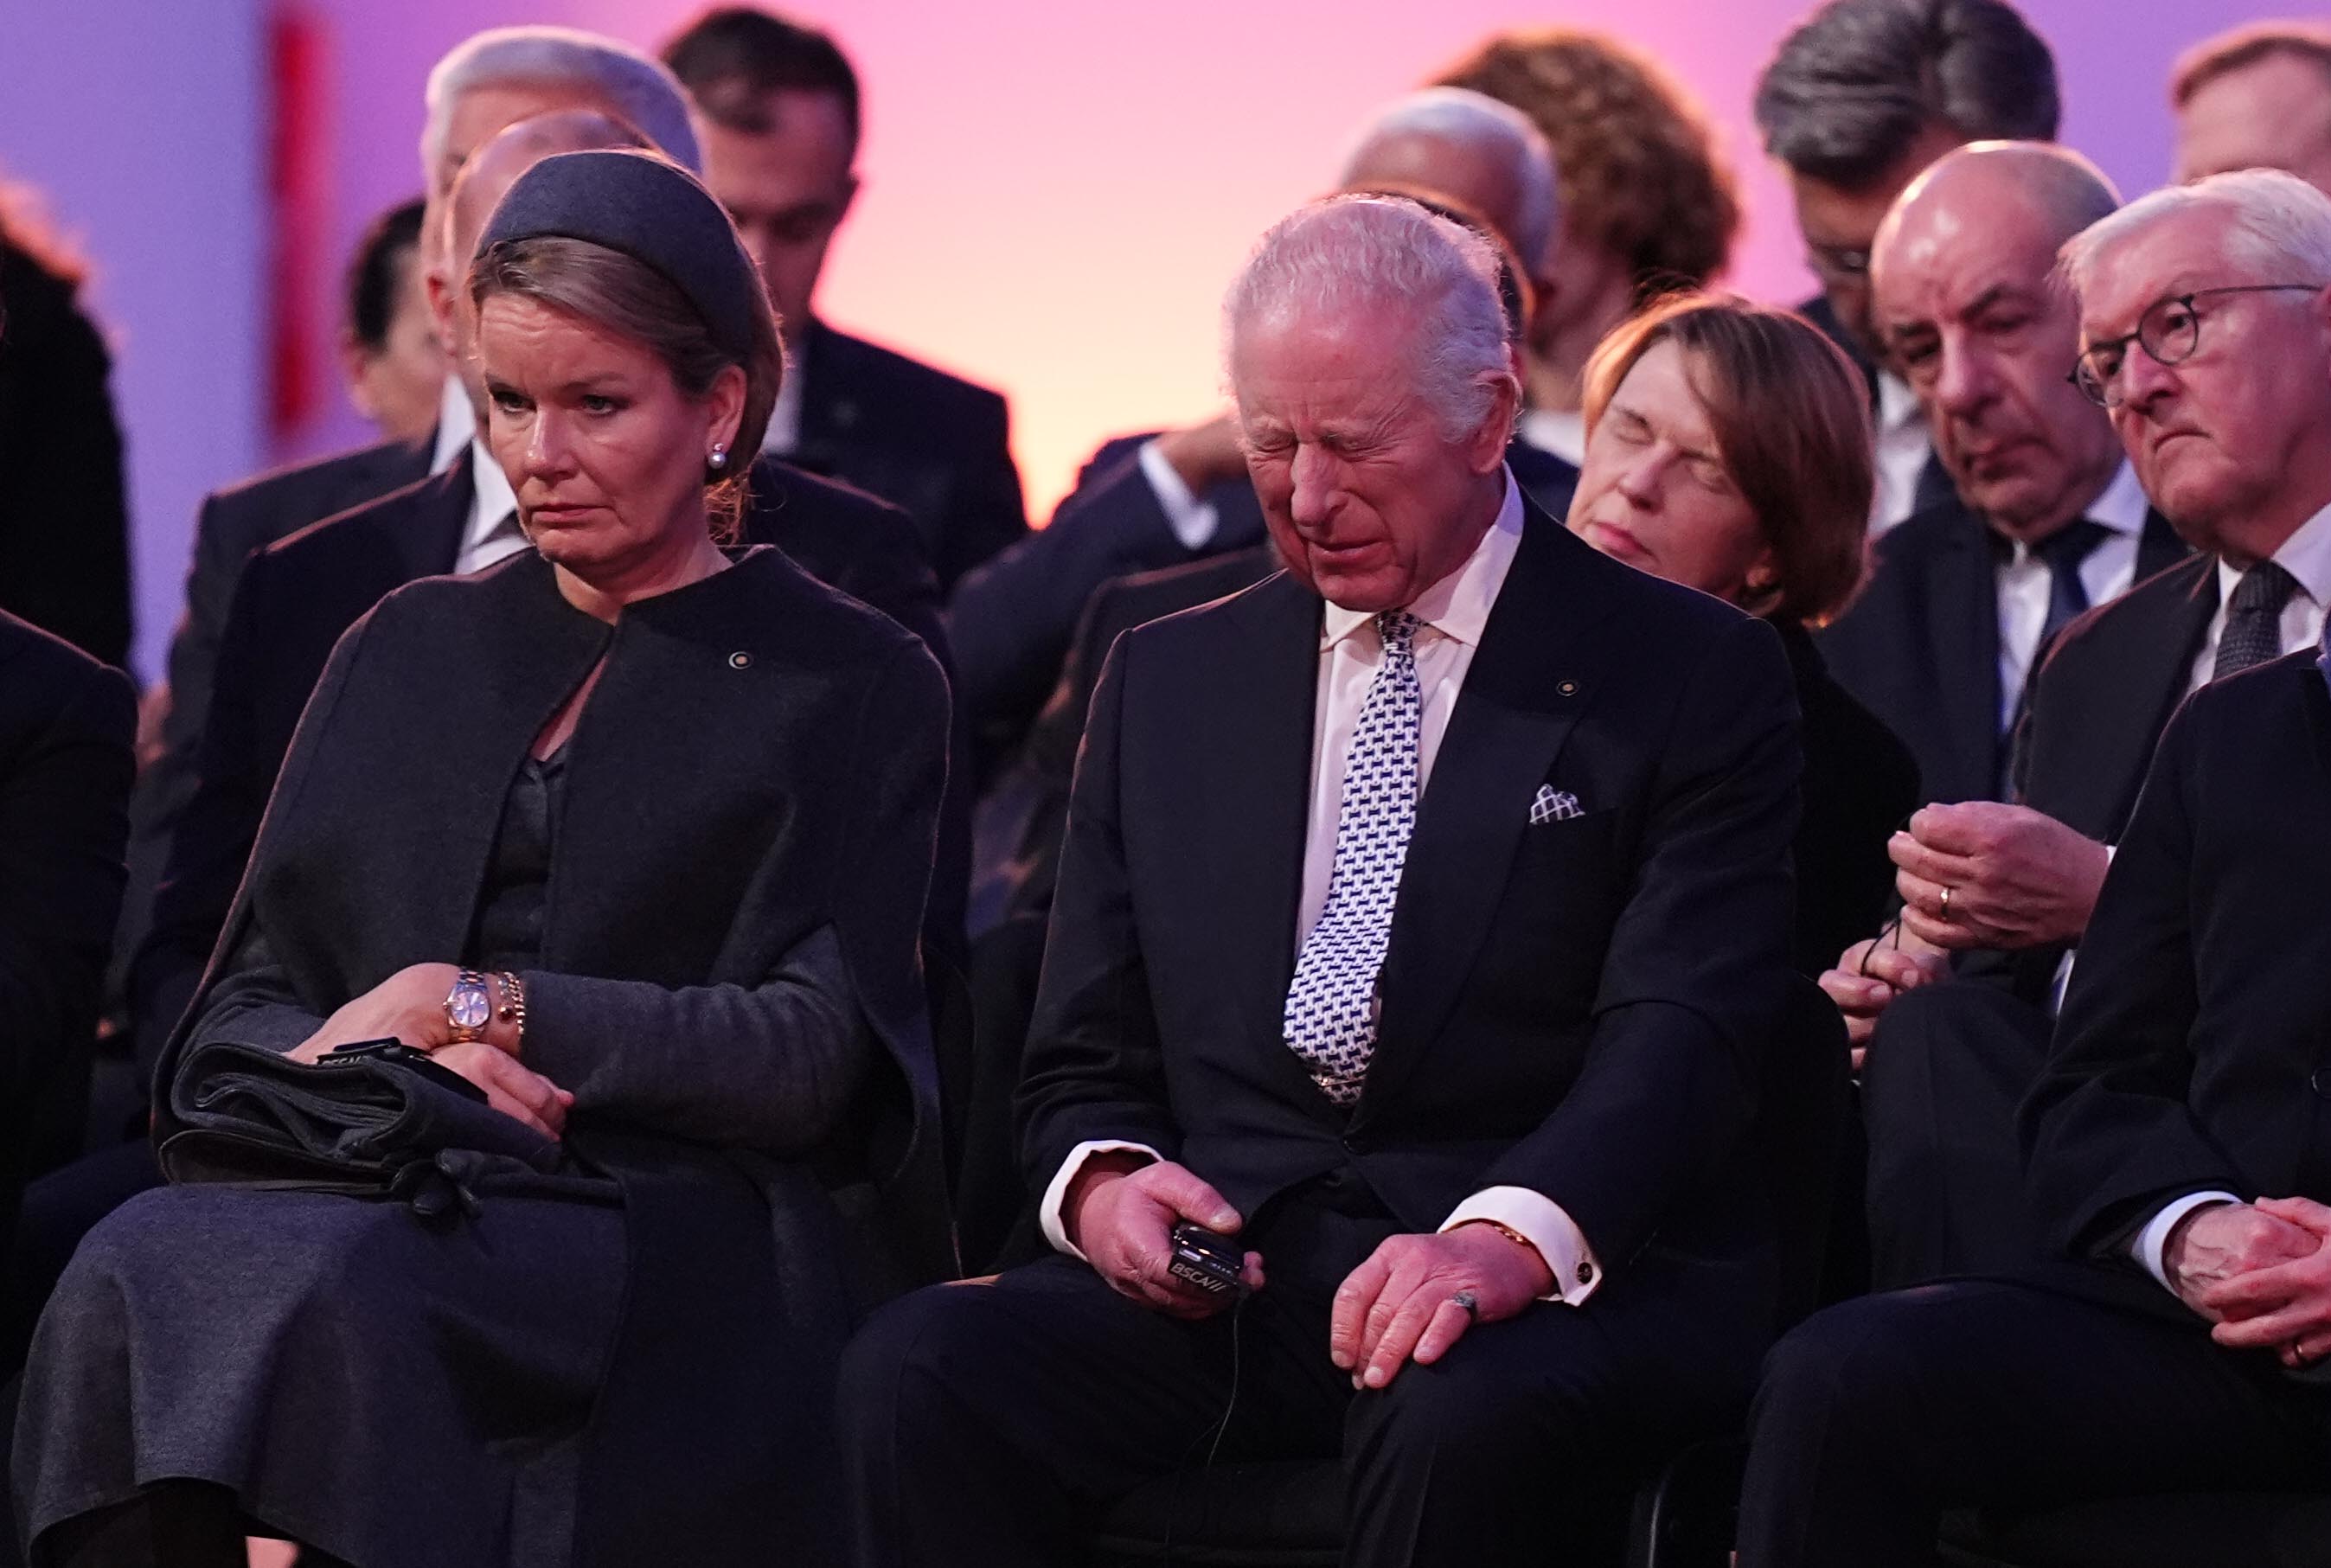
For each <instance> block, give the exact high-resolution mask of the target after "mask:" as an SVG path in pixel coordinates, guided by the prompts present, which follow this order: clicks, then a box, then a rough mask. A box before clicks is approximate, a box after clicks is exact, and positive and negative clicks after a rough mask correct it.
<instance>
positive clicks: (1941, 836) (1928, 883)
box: [1886, 801, 2112, 951]
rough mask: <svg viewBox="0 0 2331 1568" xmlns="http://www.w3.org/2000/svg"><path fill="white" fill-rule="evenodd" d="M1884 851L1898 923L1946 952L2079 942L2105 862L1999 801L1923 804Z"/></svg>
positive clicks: (2051, 822) (2093, 844) (2079, 842)
mask: <svg viewBox="0 0 2331 1568" xmlns="http://www.w3.org/2000/svg"><path fill="white" fill-rule="evenodd" d="M1886 851H1887V853H1888V854H1889V855H1890V856H1891V857H1892V858H1893V860H1894V864H1895V867H1896V874H1895V878H1894V886H1895V889H1896V890H1897V891H1898V892H1899V893H1900V894H1901V895H1902V903H1903V910H1902V924H1903V925H1904V926H1905V927H1908V929H1909V930H1910V931H1912V932H1914V933H1916V934H1917V936H1919V937H1920V938H1921V939H1923V940H1925V941H1927V942H1930V943H1932V944H1933V945H1934V946H1937V947H1946V948H1949V949H1951V950H1953V951H1957V950H1960V949H1963V948H1969V947H2003V948H2019V947H2044V946H2050V945H2052V944H2057V943H2076V942H2078V941H2079V939H2080V936H2081V933H2083V932H2085V931H2086V930H2087V929H2088V917H2089V916H2090V915H2092V914H2094V913H2095V912H2096V907H2097V893H2098V889H2101V888H2102V887H2103V886H2104V882H2105V871H2106V870H2107V868H2108V867H2110V865H2111V864H2112V856H2111V853H2110V851H2107V849H2106V848H2105V846H2104V845H2102V844H2100V843H2098V842H2097V841H2095V840H2094V839H2091V838H2088V837H2085V836H2083V835H2082V834H2079V833H2077V832H2073V831H2072V830H2071V829H2070V828H2068V827H2066V826H2065V825H2064V824H2063V823H2061V822H2058V821H2057V820H2056V819H2055V818H2053V817H2051V816H2050V815H2048V814H2047V813H2044V812H2035V811H2033V810H2032V809H2031V807H2029V806H2011V805H2003V804H2001V803H1999V802H1997V801H1964V802H1961V803H1958V804H1956V805H1937V806H1927V808H1926V809H1924V810H1923V811H1920V812H1919V813H1917V815H1915V816H1913V817H1912V818H1911V819H1910V831H1909V832H1903V833H1897V834H1895V835H1894V837H1893V840H1892V841H1890V842H1889V844H1888V845H1887V847H1886ZM1946 895H1947V896H1946Z"/></svg>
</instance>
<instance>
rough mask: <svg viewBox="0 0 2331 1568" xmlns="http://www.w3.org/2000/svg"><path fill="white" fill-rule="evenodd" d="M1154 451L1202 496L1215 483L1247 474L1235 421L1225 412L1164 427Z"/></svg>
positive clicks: (1240, 477)
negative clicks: (1182, 426)
mask: <svg viewBox="0 0 2331 1568" xmlns="http://www.w3.org/2000/svg"><path fill="white" fill-rule="evenodd" d="M1157 452H1158V455H1159V456H1161V457H1163V458H1164V459H1165V460H1166V461H1167V462H1169V463H1171V464H1173V465H1174V471H1175V473H1177V474H1179V475H1180V476H1181V478H1182V482H1183V483H1184V484H1185V485H1187V486H1189V487H1190V493H1191V494H1192V495H1194V496H1196V497H1199V498H1200V499H1204V496H1205V493H1206V491H1207V489H1209V488H1211V487H1213V486H1214V485H1218V484H1222V483H1225V482H1227V481H1229V480H1242V479H1244V478H1246V477H1247V476H1246V453H1245V452H1244V451H1242V450H1240V447H1239V431H1238V425H1237V424H1236V423H1234V422H1233V421H1232V418H1231V416H1230V415H1229V414H1227V413H1222V414H1216V415H1215V416H1214V417H1213V418H1212V419H1210V420H1208V421H1206V423H1204V424H1194V425H1191V426H1190V427H1189V428H1187V429H1185V430H1169V431H1166V432H1165V433H1164V434H1162V435H1160V436H1159V437H1158V438H1157Z"/></svg>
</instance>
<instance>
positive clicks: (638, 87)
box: [421, 26, 704, 189]
mask: <svg viewBox="0 0 2331 1568" xmlns="http://www.w3.org/2000/svg"><path fill="white" fill-rule="evenodd" d="M520 85H523V86H537V87H539V86H563V87H574V88H576V89H578V90H583V91H585V92H587V93H589V94H590V95H591V96H592V97H594V98H595V99H597V100H601V101H602V102H603V103H604V104H605V105H606V106H607V107H608V108H610V109H614V111H615V112H616V113H617V114H620V115H621V116H623V119H627V120H629V121H631V122H632V124H633V126H635V127H637V128H638V129H639V131H640V134H641V135H642V136H644V137H646V138H648V139H649V140H650V141H652V142H653V143H654V144H655V145H656V148H657V150H658V151H660V152H661V153H662V154H663V155H664V156H665V157H669V158H671V161H672V162H674V163H676V164H678V165H680V166H681V167H682V168H684V169H686V170H688V171H689V172H690V174H697V175H700V174H702V173H703V172H704V154H703V152H702V151H701V150H700V148H699V144H698V141H697V136H696V122H695V119H694V118H693V116H692V114H691V112H690V109H689V103H688V94H687V93H686V92H685V91H684V90H681V88H680V79H679V78H678V77H676V76H674V75H672V73H671V71H669V70H668V69H666V68H665V67H664V65H663V64H662V63H661V62H659V61H656V60H653V59H651V58H650V57H649V56H647V55H645V54H642V52H640V51H638V50H636V49H634V48H633V47H632V46H631V45H630V44H628V43H618V42H617V41H615V40H614V39H613V38H603V37H601V36H600V35H599V34H597V33H585V32H581V31H579V30H578V29H576V28H572V27H548V26H532V27H496V28H493V29H490V31H488V32H484V33H474V34H472V35H471V36H470V37H468V38H466V39H464V40H462V41H461V43H457V44H455V45H454V46H453V47H452V50H451V51H450V52H447V54H446V55H445V58H443V59H442V60H440V61H439V62H437V65H436V69H434V70H433V71H430V73H429V86H428V89H427V91H426V94H425V101H426V102H427V104H428V110H429V114H428V119H427V120H426V121H424V122H423V128H422V131H421V172H422V176H423V178H424V179H425V180H428V181H431V182H433V181H434V180H435V178H436V175H437V166H438V162H439V160H440V159H442V157H444V155H445V136H446V131H447V128H448V127H449V126H450V125H451V124H452V118H453V105H454V104H455V103H456V102H458V101H459V100H461V95H462V94H464V93H466V92H472V91H475V90H477V89H479V88H481V87H502V86H520ZM430 188H432V189H434V188H435V185H434V184H432V185H431V187H430Z"/></svg>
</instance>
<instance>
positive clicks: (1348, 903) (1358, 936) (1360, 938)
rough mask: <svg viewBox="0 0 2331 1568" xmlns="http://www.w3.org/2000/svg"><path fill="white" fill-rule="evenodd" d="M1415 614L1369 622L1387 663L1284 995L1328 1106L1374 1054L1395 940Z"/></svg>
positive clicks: (1373, 689) (1414, 764) (1290, 1027)
mask: <svg viewBox="0 0 2331 1568" xmlns="http://www.w3.org/2000/svg"><path fill="white" fill-rule="evenodd" d="M1417 625H1418V622H1417V619H1416V617H1415V616H1413V615H1412V614H1410V613H1408V612H1407V611H1405V610H1388V611H1386V612H1384V613H1383V614H1381V615H1378V616H1377V617H1376V635H1377V636H1378V637H1380V638H1381V639H1382V640H1383V641H1384V661H1383V662H1382V663H1381V664H1379V665H1378V666H1377V667H1376V673H1375V679H1374V680H1372V681H1370V682H1369V683H1368V695H1367V698H1366V700H1365V701H1364V702H1363V703H1362V704H1361V705H1360V718H1359V723H1358V724H1357V725H1356V727H1354V728H1353V730H1352V745H1351V749H1350V750H1349V751H1347V752H1346V753H1345V754H1344V794H1343V801H1342V804H1341V805H1340V806H1339V807H1338V808H1337V815H1336V865H1335V870H1333V871H1332V872H1331V873H1330V874H1329V877H1328V880H1327V906H1326V907H1325V908H1322V909H1321V910H1320V911H1319V923H1318V925H1316V926H1314V927H1311V935H1310V936H1308V937H1306V938H1305V939H1304V942H1303V952H1302V955H1300V956H1299V957H1298V958H1297V959H1296V961H1295V980H1294V983H1293V984H1290V985H1289V987H1288V988H1287V1012H1286V1031H1287V1043H1288V1044H1289V1046H1290V1047H1292V1048H1293V1050H1294V1051H1295V1054H1296V1055H1297V1056H1299V1057H1301V1058H1302V1059H1303V1061H1304V1063H1305V1065H1306V1066H1308V1067H1309V1068H1310V1069H1311V1079H1312V1081H1313V1082H1315V1083H1317V1084H1318V1086H1319V1087H1320V1088H1321V1089H1323V1090H1325V1091H1326V1093H1327V1098H1329V1099H1331V1100H1333V1101H1335V1102H1336V1103H1337V1105H1338V1106H1341V1107H1345V1108H1346V1109H1349V1108H1350V1107H1351V1106H1352V1105H1353V1104H1354V1103H1355V1102H1356V1101H1357V1100H1358V1099H1359V1098H1360V1080H1361V1079H1363V1078H1364V1077H1365V1076H1366V1073H1367V1069H1368V1053H1369V1052H1370V1051H1372V1050H1375V1043H1376V1021H1375V988H1376V971H1377V970H1379V969H1381V968H1382V967H1383V966H1384V946H1385V944H1386V943H1387V942H1388V941H1389V940H1390V939H1391V936H1392V910H1393V901H1394V898H1396V897H1397V896H1398V895H1399V892H1400V868H1401V863H1402V862H1403V860H1406V859H1407V858H1408V835H1409V833H1410V832H1411V830H1413V828H1414V827H1415V826H1416V779H1417V772H1418V724H1419V721H1420V719H1421V718H1422V715H1423V711H1424V693H1423V688H1422V686H1421V685H1419V683H1418V681H1417V679H1416V648H1415V642H1416V630H1417Z"/></svg>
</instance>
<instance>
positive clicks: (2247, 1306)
mask: <svg viewBox="0 0 2331 1568" xmlns="http://www.w3.org/2000/svg"><path fill="white" fill-rule="evenodd" d="M2326 1239H2331V1208H2326V1207H2324V1205H2322V1204H2320V1203H2317V1202H2312V1201H2310V1200H2308V1199H2306V1198H2265V1199H2261V1200H2260V1201H2259V1202H2257V1203H2255V1204H2250V1203H2221V1204H2216V1205H2214V1206H2212V1207H2210V1208H2205V1209H2197V1210H2195V1211H2194V1212H2193V1213H2192V1214H2191V1215H2189V1216H2187V1217H2186V1218H2185V1219H2184V1220H2183V1221H2180V1222H2179V1224H2178V1226H2177V1229H2176V1230H2175V1231H2172V1232H2171V1234H2170V1240H2169V1245H2168V1246H2167V1247H2166V1248H2165V1249H2164V1250H2163V1264H2164V1268H2165V1272H2166V1273H2167V1274H2168V1276H2169V1278H2170V1281H2171V1283H2172V1285H2173V1286H2174V1288H2176V1291H2177V1295H2178V1297H2179V1299H2181V1300H2183V1301H2184V1303H2185V1305H2186V1306H2188V1307H2192V1308H2193V1310H2194V1311H2195V1312H2197V1313H2199V1314H2201V1315H2202V1316H2204V1317H2206V1318H2208V1319H2209V1320H2210V1321H2211V1322H2212V1323H2213V1324H2214V1325H2216V1326H2215V1327H2213V1328H2212V1330H2211V1331H2210V1336H2211V1337H2212V1339H2214V1340H2216V1341H2217V1342H2218V1343H2219V1344H2220V1345H2224V1346H2226V1347H2227V1348H2228V1349H2231V1350H2269V1349H2270V1350H2273V1351H2275V1352H2276V1353H2277V1354H2278V1355H2279V1357H2280V1359H2281V1361H2282V1364H2284V1365H2285V1366H2288V1367H2298V1366H2304V1365H2307V1364H2309V1363H2312V1362H2315V1361H2318V1360H2320V1359H2322V1357H2323V1355H2324V1354H2325V1353H2326V1352H2331V1248H2326V1247H2325V1246H2324V1245H2323V1243H2324V1241H2325V1240H2326Z"/></svg>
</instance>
